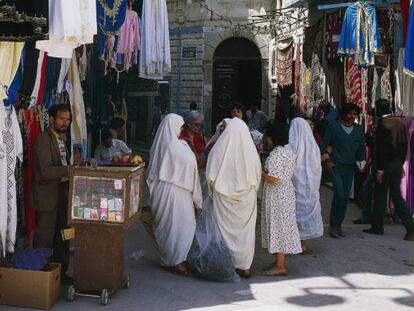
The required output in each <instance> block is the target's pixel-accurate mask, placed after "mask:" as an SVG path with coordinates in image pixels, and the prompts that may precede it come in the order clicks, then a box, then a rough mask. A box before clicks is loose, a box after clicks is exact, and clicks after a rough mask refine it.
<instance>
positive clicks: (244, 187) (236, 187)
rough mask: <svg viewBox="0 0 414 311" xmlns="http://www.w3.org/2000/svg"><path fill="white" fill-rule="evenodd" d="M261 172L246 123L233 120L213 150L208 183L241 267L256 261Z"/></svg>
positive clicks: (244, 268)
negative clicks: (255, 250)
mask: <svg viewBox="0 0 414 311" xmlns="http://www.w3.org/2000/svg"><path fill="white" fill-rule="evenodd" d="M261 173H262V167H261V163H260V159H259V155H258V154H257V151H256V147H255V145H254V143H253V140H252V138H251V136H250V133H249V129H248V127H247V125H246V124H245V123H244V122H243V121H241V120H239V119H237V118H234V119H232V120H231V121H230V122H229V123H228V125H227V128H226V129H225V131H224V132H223V133H222V135H221V136H220V137H219V138H218V140H217V142H216V143H215V145H214V147H213V148H212V150H211V151H210V154H209V158H208V161H207V182H208V186H209V189H210V192H211V194H212V196H213V210H214V213H215V216H216V219H217V223H218V226H219V228H220V232H221V234H222V235H223V238H224V240H225V241H226V243H227V246H228V247H229V250H230V252H231V254H232V257H233V262H234V266H235V267H236V268H238V269H243V270H246V269H250V266H251V264H252V262H253V257H254V249H255V235H256V233H255V228H256V217H257V190H258V188H259V184H260V179H261Z"/></svg>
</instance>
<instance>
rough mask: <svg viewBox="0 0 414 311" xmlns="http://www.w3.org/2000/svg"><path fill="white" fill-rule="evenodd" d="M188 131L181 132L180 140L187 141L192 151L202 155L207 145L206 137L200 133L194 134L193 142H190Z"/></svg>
mask: <svg viewBox="0 0 414 311" xmlns="http://www.w3.org/2000/svg"><path fill="white" fill-rule="evenodd" d="M187 131H188V130H184V131H182V132H181V135H180V139H182V140H185V141H186V142H187V143H188V144H189V145H190V147H191V149H192V150H193V151H194V153H196V154H197V155H201V154H202V153H203V152H204V149H205V144H204V137H203V135H201V134H200V133H197V134H194V138H193V141H192V142H191V141H190V135H189V134H188V132H187Z"/></svg>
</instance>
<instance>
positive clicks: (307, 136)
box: [289, 118, 323, 240]
mask: <svg viewBox="0 0 414 311" xmlns="http://www.w3.org/2000/svg"><path fill="white" fill-rule="evenodd" d="M289 146H290V148H291V149H292V150H293V151H294V152H295V154H296V168H295V173H294V175H293V185H294V187H295V192H296V221H297V224H298V228H299V235H300V238H301V240H308V239H313V238H318V237H321V236H322V235H323V221H322V215H321V203H320V201H319V188H320V184H321V175H322V166H321V153H320V149H319V147H318V145H317V144H316V141H315V138H314V137H313V134H312V129H311V127H310V125H309V123H308V122H306V120H304V119H302V118H295V119H293V121H292V124H291V127H290V131H289Z"/></svg>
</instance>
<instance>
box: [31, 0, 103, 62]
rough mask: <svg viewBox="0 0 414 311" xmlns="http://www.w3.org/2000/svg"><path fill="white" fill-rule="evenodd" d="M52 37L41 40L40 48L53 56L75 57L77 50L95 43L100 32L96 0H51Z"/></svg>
mask: <svg viewBox="0 0 414 311" xmlns="http://www.w3.org/2000/svg"><path fill="white" fill-rule="evenodd" d="M49 22H50V27H49V28H50V30H49V40H43V41H38V42H37V43H36V48H38V49H39V50H42V51H46V52H47V53H48V55H49V56H51V57H57V58H72V53H73V50H74V49H76V48H77V47H78V46H80V45H82V44H88V43H93V36H94V35H95V34H96V33H97V23H96V2H95V0H72V1H66V0H49Z"/></svg>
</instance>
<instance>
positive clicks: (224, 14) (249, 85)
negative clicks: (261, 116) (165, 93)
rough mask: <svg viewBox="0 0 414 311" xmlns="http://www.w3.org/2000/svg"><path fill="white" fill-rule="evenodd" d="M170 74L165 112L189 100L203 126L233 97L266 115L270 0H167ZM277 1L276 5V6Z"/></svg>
mask: <svg viewBox="0 0 414 311" xmlns="http://www.w3.org/2000/svg"><path fill="white" fill-rule="evenodd" d="M167 4H168V14H169V20H170V40H171V58H172V72H171V76H170V84H171V94H170V95H171V96H170V111H178V112H180V111H183V110H185V109H188V107H189V105H190V103H191V102H196V103H197V104H198V110H199V111H201V112H202V113H203V115H204V116H205V123H206V128H207V130H211V129H212V128H215V125H216V124H217V123H218V122H219V121H220V120H221V119H222V118H224V117H226V116H228V114H229V112H230V107H231V105H232V103H233V102H234V101H237V102H240V103H242V104H243V105H244V106H245V107H246V108H248V107H249V106H250V105H252V104H253V103H256V104H258V105H259V106H260V107H261V109H262V110H263V111H265V112H266V113H268V114H270V115H272V114H273V113H274V103H275V83H274V82H275V81H273V80H272V76H271V72H270V66H271V62H270V60H271V57H270V56H271V55H270V54H271V53H270V51H271V41H272V33H271V27H272V25H271V21H270V19H269V18H267V17H266V16H267V15H269V14H271V12H274V10H275V9H276V8H277V5H278V4H277V3H276V1H274V0H249V1H248V0H239V1H231V0H227V1H225V0H170V1H167ZM279 5H280V4H279Z"/></svg>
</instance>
